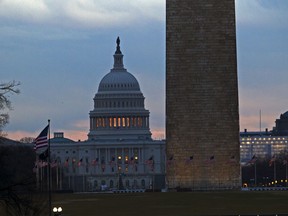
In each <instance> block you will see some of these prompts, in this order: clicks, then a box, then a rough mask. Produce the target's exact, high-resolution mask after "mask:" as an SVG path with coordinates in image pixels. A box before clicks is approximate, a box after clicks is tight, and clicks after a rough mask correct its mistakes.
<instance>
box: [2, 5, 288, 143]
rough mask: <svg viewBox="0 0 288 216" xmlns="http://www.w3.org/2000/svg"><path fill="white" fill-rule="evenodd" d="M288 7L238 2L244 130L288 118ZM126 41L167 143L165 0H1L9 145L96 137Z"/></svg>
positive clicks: (129, 62) (128, 58)
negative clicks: (14, 84)
mask: <svg viewBox="0 0 288 216" xmlns="http://www.w3.org/2000/svg"><path fill="white" fill-rule="evenodd" d="M287 10H288V1H287V0H236V26H237V57H238V80H239V81H238V83H239V105H240V107H239V113H240V130H242V131H243V130H244V128H247V130H248V131H249V130H250V131H252V130H253V131H255V130H259V127H260V126H259V119H260V118H259V111H260V110H261V113H262V116H261V127H262V130H265V128H268V129H269V130H271V129H272V127H273V126H274V125H275V119H276V118H279V116H280V114H281V113H284V112H286V111H288V98H287V90H288V85H287V83H288V73H287V68H288V43H287V39H288V22H287V21H288V14H287ZM117 36H119V37H120V39H121V50H122V53H123V54H124V66H125V68H126V69H127V70H128V71H129V72H131V73H132V74H133V75H134V76H135V77H136V78H137V80H138V82H139V83H140V88H141V90H142V92H143V94H144V96H145V98H146V99H145V106H146V109H148V110H150V128H151V130H152V133H153V137H154V138H157V139H160V138H164V137H165V1H164V0H134V1H129V0H123V1H119V0H110V1H107V0H61V1H59V0H38V1H35V0H4V1H3V0H2V1H0V75H1V76H0V77H1V79H0V82H2V83H3V82H9V81H12V80H16V81H19V82H21V85H20V86H19V88H20V91H21V93H20V94H19V95H10V99H11V101H12V105H13V110H11V111H9V114H10V122H9V124H8V125H7V126H6V127H5V128H4V130H5V132H6V133H7V134H8V138H12V139H16V140H17V139H20V138H23V137H27V136H29V137H36V136H37V135H38V133H39V132H40V131H41V130H42V129H43V128H44V127H45V126H46V124H47V120H48V119H50V120H51V132H52V133H53V132H60V131H61V132H64V133H65V137H67V138H71V139H73V140H78V139H81V140H85V139H87V133H88V130H89V111H91V110H92V109H93V97H94V95H95V93H96V92H97V90H98V84H99V82H100V81H101V79H102V77H103V76H104V75H105V74H107V73H108V72H109V71H110V69H111V68H112V67H113V54H114V52H115V47H116V43H115V41H116V38H117Z"/></svg>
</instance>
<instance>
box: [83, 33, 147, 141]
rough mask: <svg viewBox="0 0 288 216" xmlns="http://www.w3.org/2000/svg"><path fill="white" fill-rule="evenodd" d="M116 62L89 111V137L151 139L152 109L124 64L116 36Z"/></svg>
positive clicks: (103, 80) (100, 84)
mask: <svg viewBox="0 0 288 216" xmlns="http://www.w3.org/2000/svg"><path fill="white" fill-rule="evenodd" d="M116 43H117V47H116V51H115V54H114V55H113V57H114V65H113V68H112V69H111V70H110V72H109V73H108V74H106V75H105V76H104V77H103V78H102V80H101V81H100V83H99V87H98V92H97V93H96V94H95V97H94V98H93V100H94V110H92V111H90V113H89V115H90V132H89V134H88V139H90V140H103V139H104V140H111V139H114V140H115V139H117V140H133V139H134V140H135V139H136V140H139V139H142V140H143V139H145V140H147V139H151V132H150V128H149V111H148V110H146V109H145V106H144V100H145V98H144V96H143V94H142V92H141V90H140V86H139V83H138V81H137V79H136V78H135V77H134V76H133V75H132V74H131V73H129V72H128V71H127V70H126V69H125V68H124V65H123V54H122V52H121V50H120V39H119V37H118V38H117V41H116Z"/></svg>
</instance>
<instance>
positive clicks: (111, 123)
mask: <svg viewBox="0 0 288 216" xmlns="http://www.w3.org/2000/svg"><path fill="white" fill-rule="evenodd" d="M109 127H110V128H111V127H113V119H112V118H111V117H110V118H109Z"/></svg>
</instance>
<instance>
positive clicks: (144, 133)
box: [50, 38, 165, 191]
mask: <svg viewBox="0 0 288 216" xmlns="http://www.w3.org/2000/svg"><path fill="white" fill-rule="evenodd" d="M116 42H117V47H116V51H115V54H114V66H113V68H112V69H111V70H110V72H109V73H107V74H106V75H105V76H104V77H103V78H102V80H101V82H100V84H99V87H98V92H97V93H96V94H95V97H94V98H93V100H94V108H93V110H92V111H90V113H89V118H90V130H89V133H88V139H87V140H86V141H82V142H80V141H79V142H74V141H73V140H70V139H67V138H65V137H64V134H63V133H61V132H56V133H54V137H53V138H52V139H51V140H50V145H51V166H52V177H53V185H52V186H53V188H54V189H62V190H65V189H69V190H73V191H97V190H100V189H106V188H107V189H108V188H109V189H161V188H164V187H165V141H164V140H153V139H152V137H151V131H150V127H149V110H147V109H145V105H144V100H145V98H144V96H143V94H142V92H141V90H140V86H139V83H138V81H137V79H136V78H135V77H134V76H133V75H132V74H131V73H129V72H128V71H127V70H126V69H125V68H124V65H123V54H122V52H121V50H120V40H119V38H117V41H116ZM53 162H55V163H54V164H53Z"/></svg>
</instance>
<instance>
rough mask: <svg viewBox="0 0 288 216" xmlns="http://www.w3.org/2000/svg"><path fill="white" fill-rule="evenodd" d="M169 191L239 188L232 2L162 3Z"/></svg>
mask: <svg viewBox="0 0 288 216" xmlns="http://www.w3.org/2000/svg"><path fill="white" fill-rule="evenodd" d="M166 22H167V24H166V115H167V118H166V137H167V166H166V167H167V181H168V187H170V188H176V187H180V188H193V189H200V190H205V189H209V190H210V189H229V188H238V187H240V185H241V183H240V164H239V161H240V153H239V148H240V145H239V111H238V81H237V61H236V30H235V2H234V1H233V0H221V1H219V0H193V1H191V0H180V1H179V0H177V1H176V0H167V1H166Z"/></svg>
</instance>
